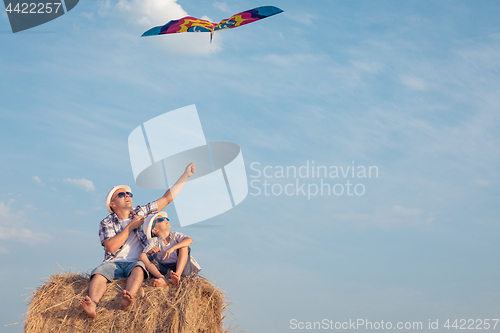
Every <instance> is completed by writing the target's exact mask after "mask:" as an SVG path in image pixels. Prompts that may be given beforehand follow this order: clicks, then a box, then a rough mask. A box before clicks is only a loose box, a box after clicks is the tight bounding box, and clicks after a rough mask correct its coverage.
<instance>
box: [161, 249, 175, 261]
mask: <svg viewBox="0 0 500 333" xmlns="http://www.w3.org/2000/svg"><path fill="white" fill-rule="evenodd" d="M174 251H175V250H174V249H172V248H169V249H167V251H165V254H164V255H163V259H162V260H165V259H166V258H170V255H171V254H172V252H174Z"/></svg>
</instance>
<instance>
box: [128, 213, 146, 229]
mask: <svg viewBox="0 0 500 333" xmlns="http://www.w3.org/2000/svg"><path fill="white" fill-rule="evenodd" d="M144 218H145V216H143V215H137V216H136V217H134V219H133V220H132V222H130V224H129V226H130V228H131V229H132V230H134V229H137V228H139V227H140V226H141V225H142V224H143V223H144Z"/></svg>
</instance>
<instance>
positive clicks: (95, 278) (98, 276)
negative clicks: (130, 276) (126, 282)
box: [90, 273, 108, 283]
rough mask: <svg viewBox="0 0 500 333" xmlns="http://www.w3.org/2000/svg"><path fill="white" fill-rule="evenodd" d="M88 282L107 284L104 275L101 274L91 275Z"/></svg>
mask: <svg viewBox="0 0 500 333" xmlns="http://www.w3.org/2000/svg"><path fill="white" fill-rule="evenodd" d="M90 281H94V282H104V283H106V282H108V278H107V277H105V276H104V275H102V274H99V273H95V274H93V275H92V276H91V277H90Z"/></svg>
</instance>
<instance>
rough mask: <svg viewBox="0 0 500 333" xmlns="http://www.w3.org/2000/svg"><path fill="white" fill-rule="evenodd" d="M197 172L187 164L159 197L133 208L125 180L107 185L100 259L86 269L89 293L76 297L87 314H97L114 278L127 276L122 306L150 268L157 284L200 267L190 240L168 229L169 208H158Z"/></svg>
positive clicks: (124, 307)
mask: <svg viewBox="0 0 500 333" xmlns="http://www.w3.org/2000/svg"><path fill="white" fill-rule="evenodd" d="M195 172H196V167H195V165H194V163H191V164H189V165H188V166H187V167H186V170H185V171H184V173H183V174H182V176H181V177H180V178H179V180H178V181H177V182H176V183H175V184H174V185H173V186H172V187H171V188H170V189H169V190H167V191H166V192H165V194H164V195H163V196H162V197H161V198H159V199H158V200H156V201H153V202H150V203H148V204H147V205H145V206H137V207H135V208H133V204H132V196H133V195H132V191H131V190H130V187H128V186H126V185H120V186H115V187H113V188H112V189H111V190H110V191H109V193H108V195H107V196H106V208H107V210H108V211H109V213H110V215H108V216H107V217H106V218H105V219H104V220H102V221H101V223H100V225H99V238H100V240H101V244H102V246H103V247H104V261H103V262H102V264H101V265H100V266H99V267H97V268H96V269H94V270H93V271H92V273H91V274H90V284H89V293H88V295H87V296H85V298H84V299H83V300H82V301H81V303H80V306H81V307H82V309H83V310H84V311H85V312H86V313H87V315H88V316H89V317H91V318H94V317H96V315H97V314H96V308H97V304H98V303H99V301H100V300H101V298H102V296H103V295H104V292H105V291H106V284H107V283H108V282H110V281H112V280H115V279H118V278H127V283H126V286H125V289H124V290H123V293H122V301H121V305H120V307H121V309H122V310H126V309H128V307H129V306H130V304H132V302H133V300H134V295H135V294H136V293H137V291H138V290H139V288H140V287H141V285H142V282H143V281H144V279H145V278H148V277H149V275H150V274H151V275H153V276H154V277H155V278H156V279H155V280H154V286H155V287H160V286H165V285H167V284H169V283H171V284H173V285H178V284H179V281H180V280H181V278H183V277H187V276H190V275H191V274H193V273H197V272H198V271H199V270H200V268H199V266H198V264H197V263H196V261H195V260H194V258H192V257H191V255H190V249H189V245H191V244H192V243H193V240H192V239H191V238H190V237H188V236H186V235H184V234H181V233H179V232H171V231H170V223H169V220H168V218H167V213H165V212H162V210H163V209H164V208H165V207H166V206H167V205H168V204H169V203H170V202H172V200H174V198H175V197H176V196H177V195H178V194H179V192H180V191H181V189H182V187H183V186H184V184H185V183H186V181H187V180H188V179H189V177H191V176H192V175H193V174H194V173H195Z"/></svg>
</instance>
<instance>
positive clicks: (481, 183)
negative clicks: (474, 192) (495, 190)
mask: <svg viewBox="0 0 500 333" xmlns="http://www.w3.org/2000/svg"><path fill="white" fill-rule="evenodd" d="M474 184H476V185H478V186H483V187H486V186H490V182H489V181H487V180H484V179H476V180H475V181H474Z"/></svg>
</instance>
